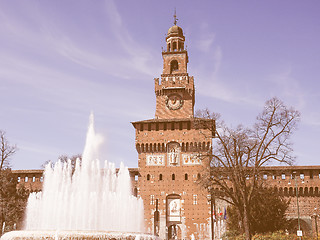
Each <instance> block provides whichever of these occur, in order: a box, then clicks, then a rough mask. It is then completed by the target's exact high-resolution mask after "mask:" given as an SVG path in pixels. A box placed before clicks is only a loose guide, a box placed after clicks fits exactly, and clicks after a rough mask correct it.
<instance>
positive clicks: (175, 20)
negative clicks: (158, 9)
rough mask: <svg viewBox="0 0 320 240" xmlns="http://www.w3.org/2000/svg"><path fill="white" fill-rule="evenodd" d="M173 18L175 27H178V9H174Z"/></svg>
mask: <svg viewBox="0 0 320 240" xmlns="http://www.w3.org/2000/svg"><path fill="white" fill-rule="evenodd" d="M173 18H174V22H173V23H174V25H177V21H178V19H177V14H176V8H174V15H173Z"/></svg>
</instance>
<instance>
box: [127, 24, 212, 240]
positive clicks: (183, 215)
mask: <svg viewBox="0 0 320 240" xmlns="http://www.w3.org/2000/svg"><path fill="white" fill-rule="evenodd" d="M184 42H185V37H184V35H183V30H182V28H180V27H179V26H177V25H176V19H175V21H174V25H173V26H172V27H171V28H169V30H168V34H167V37H166V44H167V48H166V50H165V51H163V52H162V57H163V72H162V74H161V79H159V78H155V95H156V111H155V118H154V119H149V120H144V121H138V122H133V123H132V124H133V126H134V128H135V130H136V138H135V144H136V149H137V152H138V166H139V178H138V196H140V197H141V198H142V199H143V201H144V214H145V226H146V229H147V231H149V232H150V233H154V232H156V233H158V234H159V235H160V237H161V238H162V239H190V238H191V235H193V236H194V237H195V238H196V239H209V238H210V231H211V230H210V229H211V226H210V224H211V222H210V204H209V203H208V200H207V193H206V191H205V190H203V189H202V188H201V187H200V186H199V184H198V180H199V179H200V178H201V175H202V174H205V172H206V171H208V170H209V160H208V159H207V158H206V157H203V156H205V155H206V153H208V152H209V151H210V150H211V140H212V132H210V131H209V130H208V128H205V127H202V126H204V125H205V124H210V125H211V126H212V125H214V122H213V121H212V120H207V119H199V118H195V117H194V104H195V89H194V80H193V77H191V76H189V75H188V72H187V64H188V52H187V50H186V49H185V47H184ZM157 203H158V206H157ZM175 237H177V238H175Z"/></svg>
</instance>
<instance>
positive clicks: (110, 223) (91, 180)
mask: <svg viewBox="0 0 320 240" xmlns="http://www.w3.org/2000/svg"><path fill="white" fill-rule="evenodd" d="M100 143H101V137H100V136H99V135H97V134H96V133H95V130H94V120H93V114H91V116H90V123H89V128H88V132H87V138H86V144H85V148H84V152H83V155H82V161H81V163H80V160H77V163H76V166H75V169H72V165H71V162H70V161H69V162H68V163H64V164H63V163H61V162H60V161H59V162H57V163H56V164H55V165H54V167H52V166H51V164H48V165H47V166H46V168H45V172H44V185H43V191H42V192H39V193H31V194H30V196H29V199H28V205H27V212H26V219H25V230H24V231H13V232H9V233H6V234H4V235H3V236H2V237H1V240H9V239H10V240H18V239H155V237H154V236H151V235H148V234H143V230H144V229H143V202H142V200H141V199H138V198H136V197H134V196H132V190H131V181H130V176H129V171H128V169H127V168H126V167H125V166H124V165H123V164H122V163H121V166H120V169H119V171H118V172H117V171H116V168H115V166H114V164H112V163H108V162H105V165H104V168H103V169H101V168H100V162H99V160H96V157H97V150H98V146H99V145H100Z"/></svg>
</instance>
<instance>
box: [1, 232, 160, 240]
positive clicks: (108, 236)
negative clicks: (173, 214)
mask: <svg viewBox="0 0 320 240" xmlns="http://www.w3.org/2000/svg"><path fill="white" fill-rule="evenodd" d="M82 239H88V240H93V239H94V240H159V238H158V237H156V236H153V235H149V234H142V233H130V232H129V233H126V232H112V231H111V232H109V231H108V232H104V231H12V232H8V233H6V234H4V235H3V236H2V237H1V240H82Z"/></svg>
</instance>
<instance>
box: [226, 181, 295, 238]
mask: <svg viewBox="0 0 320 240" xmlns="http://www.w3.org/2000/svg"><path fill="white" fill-rule="evenodd" d="M250 206H251V208H250V213H249V222H250V231H251V232H252V233H253V234H261V233H268V232H277V231H280V230H283V231H284V230H286V229H287V228H288V226H289V223H290V221H289V220H287V218H286V210H287V208H288V206H289V201H287V200H285V199H284V198H283V197H281V196H279V194H278V193H277V192H275V191H274V190H273V189H271V188H263V187H259V188H258V189H257V191H256V193H255V194H254V196H253V197H252V199H251V202H250ZM228 216H229V218H228V229H229V230H230V231H231V232H236V233H240V232H241V231H240V226H239V222H241V218H240V217H239V215H238V212H237V211H236V209H235V207H234V206H231V207H230V208H228Z"/></svg>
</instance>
